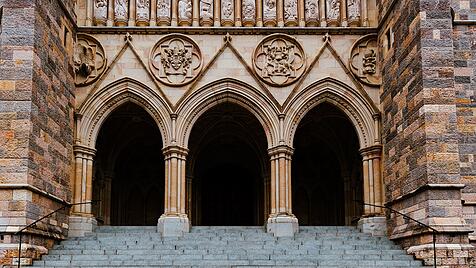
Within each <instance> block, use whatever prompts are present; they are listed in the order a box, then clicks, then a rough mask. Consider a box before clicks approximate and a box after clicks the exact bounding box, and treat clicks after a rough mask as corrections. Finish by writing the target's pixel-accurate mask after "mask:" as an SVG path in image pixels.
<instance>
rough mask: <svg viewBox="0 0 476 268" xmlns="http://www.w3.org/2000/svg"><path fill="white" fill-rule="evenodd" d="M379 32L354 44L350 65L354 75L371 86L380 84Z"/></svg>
mask: <svg viewBox="0 0 476 268" xmlns="http://www.w3.org/2000/svg"><path fill="white" fill-rule="evenodd" d="M377 51H378V46H377V34H369V35H366V36H364V37H362V38H360V39H359V40H357V42H355V43H354V45H353V46H352V50H351V53H350V58H349V67H350V69H351V70H352V73H353V74H354V76H355V77H356V78H357V79H359V80H360V81H361V82H362V83H364V84H367V85H369V86H379V85H380V84H381V78H380V76H379V75H378V74H379V73H380V72H379V71H378V64H377V62H378V59H377Z"/></svg>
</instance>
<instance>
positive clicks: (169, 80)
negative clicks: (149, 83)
mask: <svg viewBox="0 0 476 268" xmlns="http://www.w3.org/2000/svg"><path fill="white" fill-rule="evenodd" d="M202 65H203V64H202V55H201V53H200V49H199V48H198V45H197V44H196V43H195V42H194V41H193V40H192V39H190V38H189V37H187V36H185V35H181V34H171V35H167V36H165V37H163V38H162V39H160V40H159V42H157V44H156V45H155V46H154V48H153V49H152V51H151V56H150V69H151V71H152V73H153V74H154V76H155V78H157V79H158V80H159V81H161V82H162V83H164V84H166V85H170V86H182V85H185V84H187V83H190V82H191V81H193V80H194V79H195V78H196V77H197V75H198V74H199V73H200V71H201V68H202Z"/></svg>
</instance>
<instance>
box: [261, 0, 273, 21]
mask: <svg viewBox="0 0 476 268" xmlns="http://www.w3.org/2000/svg"><path fill="white" fill-rule="evenodd" d="M263 22H264V25H265V26H274V25H275V24H276V0H263Z"/></svg>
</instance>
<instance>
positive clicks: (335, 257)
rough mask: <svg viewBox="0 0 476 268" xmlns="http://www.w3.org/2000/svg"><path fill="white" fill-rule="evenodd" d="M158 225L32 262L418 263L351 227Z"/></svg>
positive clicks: (114, 233)
mask: <svg viewBox="0 0 476 268" xmlns="http://www.w3.org/2000/svg"><path fill="white" fill-rule="evenodd" d="M156 229H157V228H156V227H142V226H141V227H123V226H121V227H112V226H107V227H106V226H104V227H98V229H97V230H96V232H94V233H91V234H89V235H88V236H86V237H82V238H73V239H68V240H65V241H63V242H61V243H60V244H59V245H56V246H54V248H53V249H51V250H50V252H49V254H48V255H45V256H43V258H42V260H40V261H35V262H34V267H51V268H52V267H58V268H59V267H75V268H79V267H123V268H125V267H178V266H179V267H199V266H200V267H334V268H335V267H340V268H346V267H388V268H390V267H391V268H397V267H422V263H421V262H420V261H416V260H414V259H413V257H412V256H409V255H406V254H405V251H403V250H402V249H401V248H400V247H399V246H397V245H395V244H394V243H392V242H391V241H390V240H389V239H388V238H386V237H372V236H370V235H367V234H363V233H360V232H359V231H358V230H357V228H355V227H340V226H339V227H336V226H325V227H300V232H299V233H298V234H296V235H295V237H294V238H277V237H273V236H272V234H268V233H266V232H265V231H264V228H262V227H216V226H213V227H192V230H191V232H190V233H187V234H185V235H184V236H183V237H179V238H171V237H162V236H161V235H160V234H159V233H157V230H156Z"/></svg>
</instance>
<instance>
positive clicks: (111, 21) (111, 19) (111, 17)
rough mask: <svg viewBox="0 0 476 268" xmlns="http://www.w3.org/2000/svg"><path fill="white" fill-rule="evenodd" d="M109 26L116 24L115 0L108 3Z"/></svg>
mask: <svg viewBox="0 0 476 268" xmlns="http://www.w3.org/2000/svg"><path fill="white" fill-rule="evenodd" d="M106 25H107V26H113V25H114V0H109V1H108V5H107V23H106Z"/></svg>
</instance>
